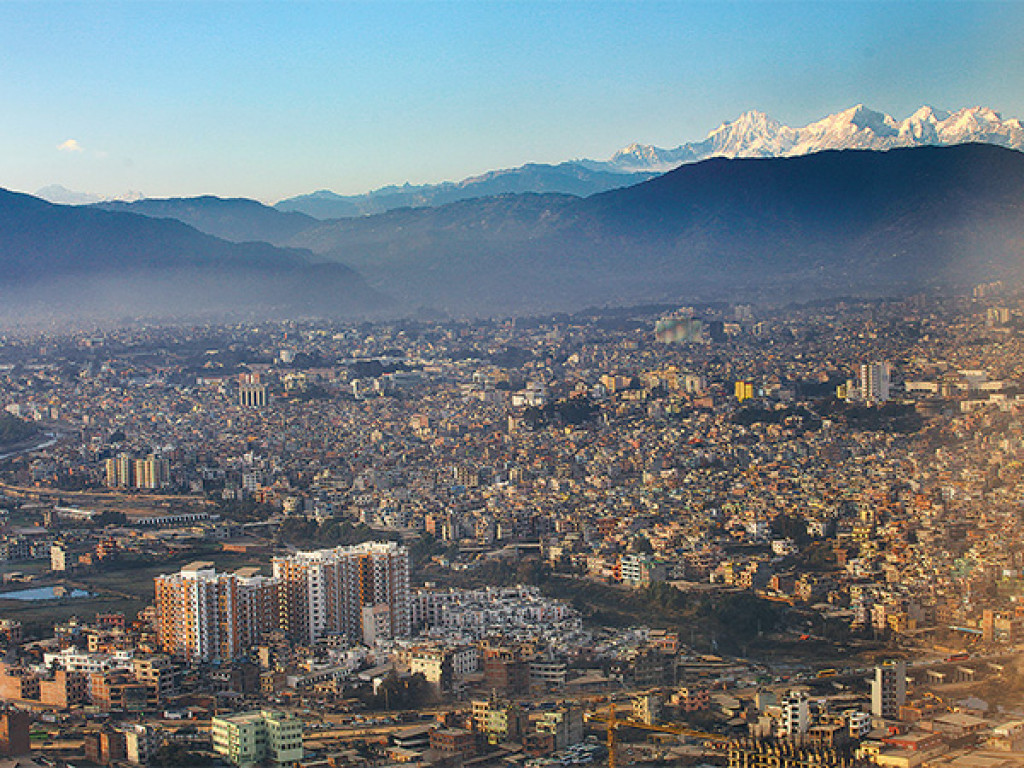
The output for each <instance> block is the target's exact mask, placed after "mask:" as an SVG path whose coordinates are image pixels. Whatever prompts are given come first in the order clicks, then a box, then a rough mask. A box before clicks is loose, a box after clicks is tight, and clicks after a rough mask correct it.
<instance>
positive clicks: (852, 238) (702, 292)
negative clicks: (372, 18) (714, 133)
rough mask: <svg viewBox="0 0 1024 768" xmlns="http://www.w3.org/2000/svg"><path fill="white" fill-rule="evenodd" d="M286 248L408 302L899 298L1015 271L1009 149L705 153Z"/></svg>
mask: <svg viewBox="0 0 1024 768" xmlns="http://www.w3.org/2000/svg"><path fill="white" fill-rule="evenodd" d="M289 244H290V245H293V246H298V247H303V248H308V249H309V250H310V251H312V252H313V253H314V254H317V255H318V256H320V257H321V258H325V259H337V260H339V261H343V262H344V263H345V264H347V265H349V266H351V267H353V268H354V269H355V270H356V271H358V272H360V273H361V274H362V275H363V276H364V277H366V279H367V281H368V282H369V284H370V285H371V286H373V287H375V288H377V289H378V290H380V291H382V292H386V293H388V294H389V295H392V296H394V297H396V298H397V299H398V301H399V303H401V304H404V305H406V306H413V307H415V306H420V305H425V306H431V307H436V308H439V309H444V310H447V311H449V312H467V313H493V312H513V313H514V312H521V311H524V310H531V311H532V310H543V309H551V308H559V309H572V308H578V307H582V306H586V305H593V304H603V303H623V302H639V301H649V300H656V301H677V300H680V299H682V298H683V297H685V298H687V299H689V300H700V299H708V300H711V299H716V300H722V299H725V300H730V299H732V300H738V299H744V300H755V301H756V300H764V301H771V302H774V301H777V300H778V299H779V298H780V297H782V296H786V297H789V298H791V299H797V298H802V299H812V298H819V297H821V296H829V295H832V296H835V295H842V294H858V295H864V294H874V295H899V294H907V293H914V292H918V291H921V290H928V289H932V288H949V287H952V286H965V285H970V284H973V283H976V282H984V281H987V280H993V279H1011V278H1019V277H1021V276H1022V275H1024V153H1020V152H1016V151H1013V150H1008V149H1004V148H1001V147H996V146H991V145H983V144H967V145H961V146H955V147H919V148H912V149H895V150H891V151H889V152H875V151H866V150H844V151H835V150H833V151H827V152H820V153H816V154H812V155H802V156H799V157H792V158H764V159H726V158H713V159H711V160H705V161H703V162H700V163H695V164H688V165H683V166H680V167H679V168H677V169H675V170H673V171H670V172H668V173H666V174H664V175H662V176H659V177H657V178H654V179H651V180H650V181H647V182H644V183H642V184H638V185H635V186H632V187H627V188H623V189H617V190H612V191H609V192H604V193H601V194H597V195H592V196H591V197H588V198H576V197H571V196H567V195H554V194H547V195H537V194H526V195H510V196H499V197H491V198H481V199H478V200H465V201H461V202H458V203H453V204H450V205H447V206H442V207H440V208H421V209H401V210H395V211H390V212H388V213H386V214H382V215H379V216H370V217H363V218H358V219H339V220H336V221H331V222H324V223H323V224H321V225H320V226H319V227H316V228H315V229H312V230H309V231H307V232H304V233H302V234H301V235H298V236H297V237H295V238H293V239H292V240H291V241H289Z"/></svg>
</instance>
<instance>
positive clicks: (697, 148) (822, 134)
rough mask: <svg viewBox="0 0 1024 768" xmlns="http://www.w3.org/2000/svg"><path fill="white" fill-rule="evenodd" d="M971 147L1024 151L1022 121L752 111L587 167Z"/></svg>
mask: <svg viewBox="0 0 1024 768" xmlns="http://www.w3.org/2000/svg"><path fill="white" fill-rule="evenodd" d="M968 142H982V143H985V144H997V145H999V146H1003V147H1009V148H1010V149H1016V150H1024V125H1022V123H1021V121H1020V120H1019V119H1006V120H1004V119H1003V118H1002V116H1000V115H999V113H998V112H995V111H994V110H992V109H989V108H988V107H971V108H968V109H961V110H959V111H957V112H953V113H949V112H944V111H942V110H938V109H933V108H932V107H921V108H920V109H919V110H917V111H916V112H915V113H914V114H912V115H911V116H910V117H908V118H907V119H905V120H902V121H900V120H896V119H895V118H893V117H892V116H890V115H887V114H885V113H883V112H875V111H874V110H872V109H868V108H867V107H865V106H864V105H863V104H858V105H857V106H855V107H851V108H850V109H847V110H845V111H843V112H839V113H837V114H834V115H829V116H828V117H826V118H824V119H822V120H818V121H817V122H814V123H810V124H809V125H805V126H804V127H803V128H791V127H789V126H788V125H783V124H782V123H780V122H778V121H777V120H773V119H772V118H770V117H769V116H768V115H766V114H764V113H763V112H757V111H754V110H751V111H750V112H745V113H744V114H742V115H740V117H739V118H737V119H736V120H733V121H732V122H726V123H722V124H721V125H720V126H719V127H718V128H716V129H715V130H713V131H711V133H709V134H708V135H707V138H705V139H704V140H703V141H697V142H690V143H688V144H682V145H680V146H678V147H676V148H675V149H662V148H660V147H653V146H650V145H647V144H630V145H629V146H628V147H625V148H624V149H621V150H619V151H618V152H616V153H615V154H614V155H612V157H611V158H609V159H608V160H606V161H597V160H587V161H584V164H585V165H587V167H590V168H592V169H594V170H606V171H619V172H626V171H665V170H669V169H670V168H675V167H676V166H678V165H682V164H683V163H694V162H697V161H700V160H705V159H707V158H709V157H792V156H794V155H807V154H811V153H812V152H821V151H822V150H826V149H876V150H885V149H894V148H896V147H915V146H924V145H929V144H939V145H946V144H966V143H968Z"/></svg>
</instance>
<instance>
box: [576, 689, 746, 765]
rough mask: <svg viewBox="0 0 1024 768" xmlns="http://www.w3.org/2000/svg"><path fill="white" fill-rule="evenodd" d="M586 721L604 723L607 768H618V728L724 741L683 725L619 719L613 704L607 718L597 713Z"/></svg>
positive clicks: (721, 737) (714, 735) (712, 734)
mask: <svg viewBox="0 0 1024 768" xmlns="http://www.w3.org/2000/svg"><path fill="white" fill-rule="evenodd" d="M587 720H588V721H589V722H592V723H604V724H605V725H606V726H607V727H608V737H607V746H608V768H618V761H617V759H616V755H615V750H616V747H617V745H618V744H617V742H618V739H617V737H616V734H617V732H618V730H619V728H622V727H627V728H639V729H640V730H643V731H657V732H658V733H674V734H676V735H677V736H693V737H694V738H698V739H708V740H710V741H726V737H725V736H722V735H721V734H719V733H708V732H707V731H698V730H694V729H693V728H688V727H687V726H685V725H653V724H648V723H645V722H642V721H640V720H634V719H632V718H622V719H620V718H619V717H618V716H617V715H616V714H615V704H614V703H612V704H609V705H608V716H607V717H601V716H600V715H598V714H597V713H593V712H592V713H588V716H587Z"/></svg>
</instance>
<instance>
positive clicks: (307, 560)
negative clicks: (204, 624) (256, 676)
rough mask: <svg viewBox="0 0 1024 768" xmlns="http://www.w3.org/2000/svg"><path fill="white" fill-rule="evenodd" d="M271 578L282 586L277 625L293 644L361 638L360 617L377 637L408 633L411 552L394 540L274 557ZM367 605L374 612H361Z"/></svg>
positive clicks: (398, 635)
mask: <svg viewBox="0 0 1024 768" xmlns="http://www.w3.org/2000/svg"><path fill="white" fill-rule="evenodd" d="M274 577H275V578H276V579H278V580H279V581H280V585H281V586H280V589H281V628H282V629H284V630H285V631H286V632H287V633H288V635H289V636H290V637H291V638H292V639H293V640H295V641H297V642H315V641H316V640H318V639H319V638H321V637H324V636H325V635H329V634H337V635H343V636H345V637H348V638H349V639H350V640H353V641H355V642H360V641H362V639H363V637H364V627H363V621H364V619H365V620H367V621H370V620H373V621H374V622H375V626H374V627H373V628H372V629H373V632H372V634H374V635H376V636H378V637H379V636H381V635H382V634H389V635H390V636H391V637H403V636H406V635H408V634H409V633H410V631H411V619H410V605H409V599H410V598H409V550H408V549H406V548H405V547H403V546H401V545H399V544H396V543H394V542H386V543H381V542H366V543H364V544H358V545H356V546H353V547H337V548H335V549H321V550H318V551H315V552H298V553H296V554H294V555H290V556H288V557H279V558H275V559H274ZM367 607H369V608H375V609H377V610H375V611H366V612H364V610H363V609H364V608H367ZM383 607H386V611H385V610H384V608H383ZM383 616H386V621H387V624H388V626H387V627H386V628H385V627H383V626H381V620H382V617H383ZM367 629H369V628H367ZM382 630H383V631H382Z"/></svg>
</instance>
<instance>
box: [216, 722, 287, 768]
mask: <svg viewBox="0 0 1024 768" xmlns="http://www.w3.org/2000/svg"><path fill="white" fill-rule="evenodd" d="M210 733H211V735H212V737H213V750H214V752H216V753H217V754H219V755H222V756H223V757H224V758H225V759H226V760H228V761H229V762H231V763H232V764H233V765H236V766H238V768H254V766H256V765H258V764H260V763H264V764H269V765H270V766H273V768H284V766H288V765H291V764H292V763H294V762H296V761H299V760H301V759H302V755H303V750H302V721H301V720H299V719H298V718H297V717H294V716H293V715H290V714H287V713H285V712H278V711H274V710H267V709H263V710H259V711H254V712H239V713H237V714H234V715H223V716H220V717H215V718H213V720H211V721H210Z"/></svg>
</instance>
